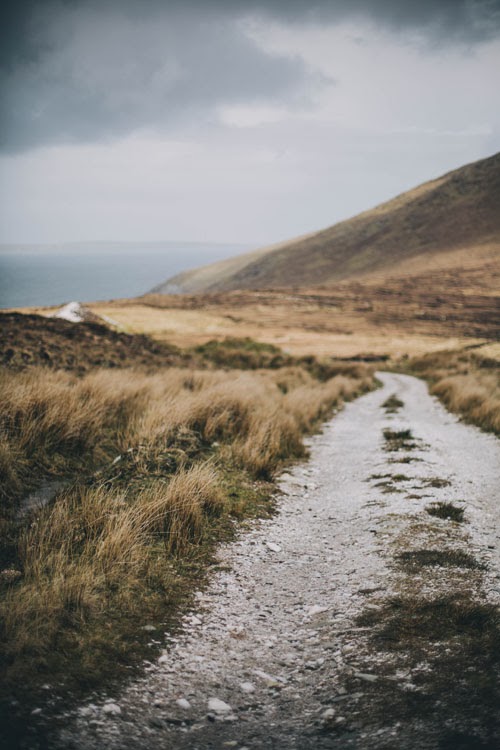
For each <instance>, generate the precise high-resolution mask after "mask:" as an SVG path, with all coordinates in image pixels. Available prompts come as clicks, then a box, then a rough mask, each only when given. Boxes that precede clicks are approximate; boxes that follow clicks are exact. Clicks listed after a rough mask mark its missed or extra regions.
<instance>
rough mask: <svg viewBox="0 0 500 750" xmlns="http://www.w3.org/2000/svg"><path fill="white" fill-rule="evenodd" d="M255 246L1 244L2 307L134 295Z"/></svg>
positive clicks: (164, 243)
mask: <svg viewBox="0 0 500 750" xmlns="http://www.w3.org/2000/svg"><path fill="white" fill-rule="evenodd" d="M251 247H252V246H251V245H243V244H232V245H231V244H216V243H200V242H154V243H148V242H145V243H139V242H137V243H133V242H126V243H123V242H113V243H106V242H104V243H78V244H76V243H71V244H61V245H31V246H29V245H0V308H6V307H29V306H33V305H62V304H63V303H65V302H70V301H73V300H75V301H78V302H92V301H97V300H108V299H115V298H117V297H134V296H136V295H140V294H144V293H145V292H147V291H149V290H150V289H151V288H152V287H154V286H156V285H157V284H161V283H162V282H163V281H166V280H167V279H168V278H170V277H171V276H174V275H175V274H177V273H180V272H181V271H184V270H187V269H189V268H196V267H197V266H201V265H205V264H206V263H212V262H213V261H216V260H222V259H224V258H229V257H231V256H234V255H238V254H239V253H243V252H245V251H246V250H249V249H250V248H251Z"/></svg>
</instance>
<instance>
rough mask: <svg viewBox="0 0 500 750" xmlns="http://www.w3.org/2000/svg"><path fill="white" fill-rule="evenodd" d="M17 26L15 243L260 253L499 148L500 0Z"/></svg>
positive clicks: (11, 74)
mask: <svg viewBox="0 0 500 750" xmlns="http://www.w3.org/2000/svg"><path fill="white" fill-rule="evenodd" d="M3 12H4V13H5V17H4V20H3V22H2V30H1V33H2V36H3V37H4V38H2V39H1V40H0V66H1V69H0V95H1V101H2V120H1V126H0V128H1V132H0V206H1V208H0V211H1V216H0V219H1V222H0V242H36V243H43V242H63V241H72V240H73V241H84V240H134V241H140V240H150V241H151V240H193V241H196V240H200V241H228V242H244V243H254V244H255V245H259V244H264V243H268V242H272V241H277V240H280V239H285V238H289V237H293V236H295V235H297V234H301V233H304V232H308V231H311V230H314V229H321V228H323V227H325V226H328V225H330V224H333V223H334V222H336V221H338V220H340V219H343V218H346V217H348V216H351V215H354V214H356V213H358V212H359V211H362V210H364V209H366V208H369V207H371V206H373V205H376V204H377V203H379V202H381V201H383V200H386V199H388V198H390V197H392V196H394V195H396V194H397V193H399V192H401V191H402V190H404V189H407V188H410V187H412V186H414V185H416V184H418V183H420V182H422V181H424V180H426V179H429V178H431V177H434V176H438V175H440V174H441V173H443V172H445V171H447V170H450V169H453V168H455V167H458V166H461V165H462V164H465V163H467V162H470V161H474V160H476V159H479V158H481V157H484V156H489V155H491V154H493V153H495V152H496V151H499V150H500V97H499V95H498V91H499V88H500V86H499V83H500V81H499V78H500V75H499V71H500V0H418V1H417V0H412V1H411V2H408V1H407V0H378V1H377V0H288V2H280V1H279V0H213V1H211V0H198V1H197V2H196V1H195V0H193V1H191V2H190V1H189V0H187V1H184V2H181V0H170V1H169V0H108V1H106V0H57V1H55V2H52V1H51V0H42V1H38V2H37V1H36V0H35V1H34V2H23V0H17V1H16V2H12V5H11V6H10V8H7V9H6V10H4V11H3Z"/></svg>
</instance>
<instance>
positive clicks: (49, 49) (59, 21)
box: [0, 3, 327, 151]
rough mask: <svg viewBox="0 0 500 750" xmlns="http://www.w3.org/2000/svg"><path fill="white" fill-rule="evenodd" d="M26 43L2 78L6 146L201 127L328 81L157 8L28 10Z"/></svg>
mask: <svg viewBox="0 0 500 750" xmlns="http://www.w3.org/2000/svg"><path fill="white" fill-rule="evenodd" d="M15 21H16V22H17V23H19V19H15ZM26 37H27V39H28V42H29V44H27V45H26V46H25V49H24V51H23V53H22V54H20V55H19V57H18V59H17V61H16V64H15V65H12V64H11V65H10V66H4V69H3V72H2V74H1V79H0V81H1V83H0V86H1V89H2V99H3V103H4V107H3V113H4V114H3V122H2V128H1V130H2V135H1V146H2V148H3V149H4V150H10V151H16V150H22V149H25V148H29V147H31V146H33V145H39V144H43V143H53V142H56V143H58V142H65V141H66V142H67V141H74V140H76V141H89V140H98V139H103V138H106V137H114V136H117V135H121V134H125V133H129V132H132V131H134V130H136V129H138V128H141V127H157V128H164V127H165V126H166V125H170V126H172V124H176V123H182V124H186V123H191V124H192V123H196V122H199V121H200V120H204V121H205V122H206V121H207V120H210V118H213V117H214V111H215V109H216V108H217V107H218V106H220V105H223V104H228V103H240V102H248V101H262V100H264V101H266V100H267V101H269V100H272V101H275V100H276V99H277V100H279V101H284V102H286V103H287V104H291V105H293V103H294V102H296V103H298V102H302V103H304V102H306V101H307V97H308V96H309V94H308V92H309V91H310V90H314V88H315V87H317V86H322V85H324V84H325V83H326V82H327V81H326V79H325V78H324V77H323V76H321V75H319V74H315V73H313V72H311V71H309V70H307V68H306V66H305V64H304V63H303V61H301V60H300V59H292V58H288V57H277V56H271V55H269V54H267V53H266V52H264V51H263V50H261V49H260V48H259V47H258V46H257V44H256V43H255V42H254V41H252V40H251V39H249V38H248V37H247V36H246V35H245V33H244V32H243V30H242V29H241V28H240V27H239V26H238V24H235V23H234V22H232V21H231V20H230V19H226V18H225V17H224V16H218V17H217V16H216V17H214V16H210V15H209V16H206V15H205V16H200V15H197V16H195V15H193V14H192V13H186V12H185V11H181V10H180V9H179V10H178V11H177V12H173V11H171V12H170V13H168V14H166V13H165V12H164V9H163V8H160V7H157V6H155V5H154V4H151V6H150V10H149V12H148V13H147V14H146V15H145V16H144V15H140V14H138V15H134V14H133V13H123V12H120V13H118V12H117V11H116V9H115V8H113V7H111V6H106V7H103V6H101V9H100V10H99V11H98V12H96V8H94V7H93V6H92V5H91V4H87V5H86V6H77V5H76V4H74V3H68V4H66V5H65V7H64V8H63V7H62V6H58V5H55V4H53V5H50V6H47V5H45V6H44V9H43V12H41V11H40V8H33V9H32V15H31V18H30V23H29V24H28V25H27V26H26Z"/></svg>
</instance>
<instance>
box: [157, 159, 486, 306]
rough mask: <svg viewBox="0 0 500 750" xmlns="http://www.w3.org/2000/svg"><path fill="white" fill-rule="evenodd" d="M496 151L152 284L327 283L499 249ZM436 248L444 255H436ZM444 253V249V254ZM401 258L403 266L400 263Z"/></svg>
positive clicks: (176, 287) (203, 288)
mask: <svg viewBox="0 0 500 750" xmlns="http://www.w3.org/2000/svg"><path fill="white" fill-rule="evenodd" d="M499 206H500V153H497V154H494V155H493V156H491V157H488V158H486V159H481V160H479V161H476V162H472V163H470V164H467V165H465V166H463V167H459V168H458V169H454V170H452V171H450V172H448V173H446V174H444V175H442V176H441V177H437V178H435V179H432V180H429V181H428V182H425V183H422V184H420V185H418V186H416V187H415V188H412V189H411V190H408V191H406V192H404V193H401V194H400V195H397V196H396V197H395V198H392V199H390V200H388V201H385V202H383V203H381V204H379V205H378V206H375V208H372V209H369V210H367V211H364V212H362V213H360V214H358V215H356V216H354V217H352V218H350V219H346V220H344V221H341V222H339V223H337V224H334V225H333V226H330V227H327V228H326V229H322V230H319V231H317V232H312V233H309V234H306V235H303V236H301V237H296V238H292V239H291V240H287V241H284V242H281V243H278V244H277V245H272V246H270V247H264V248H259V249H257V250H254V251H251V252H250V253H246V254H245V255H243V256H236V257H235V258H232V259H229V260H226V261H222V262H219V263H217V264H210V265H208V266H204V267H202V268H197V269H194V270H192V271H186V272H184V273H181V274H178V275H177V276H174V277H173V278H172V279H168V280H167V281H166V282H164V283H163V284H159V285H158V286H156V287H155V289H154V290H153V291H154V292H156V293H169V292H172V291H178V292H179V291H180V292H188V293H197V292H218V291H230V290H235V289H265V288H279V287H290V286H292V287H303V286H315V285H327V286H328V285H329V284H333V283H338V282H342V281H344V280H353V279H363V280H365V281H366V280H369V279H370V278H371V277H373V278H380V277H381V276H386V275H388V274H389V275H394V274H398V273H399V274H403V275H404V274H405V272H407V271H408V270H409V271H410V272H411V268H412V267H417V268H419V264H420V267H421V268H424V267H425V265H426V263H432V264H434V265H435V266H437V267H439V262H440V260H441V261H442V263H443V264H444V265H445V266H446V265H447V264H449V263H450V262H451V263H453V262H454V260H453V258H454V253H456V254H457V255H456V258H457V259H458V258H461V260H460V261H459V262H463V259H464V258H467V257H468V256H470V258H473V259H475V260H476V261H477V262H479V263H481V262H482V258H483V256H485V255H486V256H487V257H488V260H491V258H492V256H495V255H497V254H498V250H500V210H499ZM439 256H442V257H441V258H439ZM445 256H446V257H445ZM405 266H406V271H405Z"/></svg>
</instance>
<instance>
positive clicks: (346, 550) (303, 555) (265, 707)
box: [54, 373, 500, 750]
mask: <svg viewBox="0 0 500 750" xmlns="http://www.w3.org/2000/svg"><path fill="white" fill-rule="evenodd" d="M379 377H380V380H381V381H382V383H383V387H382V388H381V389H379V390H377V391H374V392H372V393H369V394H368V395H365V396H363V397H362V398H360V399H358V400H357V401H355V402H353V403H350V404H348V405H346V407H345V408H344V410H343V411H342V412H340V413H339V414H337V415H336V416H335V417H334V419H333V420H332V421H331V422H329V423H328V424H326V425H325V426H324V428H323V431H322V432H321V434H318V435H316V436H314V437H313V438H311V439H310V441H309V445H310V452H311V456H310V460H308V461H307V463H303V464H300V465H297V466H296V467H294V469H293V470H291V471H290V472H289V473H285V474H284V475H283V476H282V477H281V480H280V487H281V490H282V493H283V497H282V501H281V503H280V510H279V513H278V514H277V515H276V516H275V517H274V518H272V519H270V520H266V521H261V522H258V523H257V524H256V525H255V526H254V527H253V528H252V530H250V531H248V532H244V533H242V535H241V537H240V539H239V540H238V541H236V542H234V543H231V544H230V545H227V546H226V547H225V548H224V549H223V550H222V551H221V554H220V558H221V562H222V563H223V570H221V572H219V573H217V574H216V576H215V577H214V580H213V583H212V584H211V586H210V587H209V589H208V590H206V591H204V592H203V593H202V592H200V593H199V594H198V596H197V601H198V605H199V606H198V607H197V609H196V611H194V612H193V613H192V614H191V615H189V616H188V617H186V620H185V628H184V630H183V633H182V634H181V636H179V637H178V638H176V639H170V640H168V639H167V640H166V641H165V651H164V655H163V656H161V657H160V659H159V661H157V662H156V663H154V664H146V671H145V675H144V677H143V678H142V679H140V680H138V681H135V682H133V683H132V684H130V685H129V686H128V687H126V688H125V689H124V691H123V692H122V693H121V694H117V695H113V696H109V697H106V698H101V699H99V700H94V701H93V702H91V703H87V704H85V705H83V706H81V707H80V708H79V709H78V710H77V711H75V712H74V713H72V714H68V716H67V717H66V722H67V723H66V728H65V729H64V730H61V731H60V732H59V734H58V736H57V738H54V747H65V748H66V747H68V748H70V747H73V748H84V749H85V750H90V749H91V748H92V750H94V749H95V750H97V749H98V748H99V749H100V748H103V747H106V748H110V749H112V750H118V749H120V750H121V749H123V750H132V749H135V748H144V749H145V750H149V749H152V748H155V749H156V748H164V749H165V750H167V749H169V748H176V749H178V750H187V749H188V748H189V750H195V749H196V748H199V749H200V750H208V748H214V749H215V748H217V749H219V748H231V747H234V748H240V750H242V749H243V748H248V750H254V749H260V748H273V749H276V750H285V749H287V748H297V749H298V750H309V749H311V750H312V748H315V749H317V748H318V749H320V748H348V747H354V748H363V749H365V748H399V749H401V748H408V749H409V748H417V747H418V748H419V749H420V748H443V747H448V746H449V747H450V748H451V747H456V748H462V747H463V748H465V747H490V746H491V747H493V745H488V744H481V742H483V743H488V742H491V741H492V740H491V738H492V736H493V735H494V734H495V731H496V729H494V728H492V726H489V725H488V727H485V721H483V720H479V719H478V720H477V721H476V720H474V721H476V723H475V724H474V726H471V725H470V722H469V723H467V721H466V719H464V726H462V725H461V723H460V722H461V720H460V719H457V718H456V717H454V716H453V715H452V714H450V715H445V716H443V715H442V712H441V714H440V715H439V716H440V718H439V719H438V718H437V716H438V714H436V706H437V705H439V704H440V701H439V700H434V699H435V695H433V698H432V700H433V701H434V703H435V704H436V706H434V704H433V706H434V708H432V710H426V712H425V714H424V715H422V713H421V712H419V711H418V706H417V708H414V707H413V708H412V706H413V705H414V704H413V703H412V701H414V700H416V698H415V696H418V695H420V694H421V693H422V692H423V693H425V692H426V690H427V693H429V688H428V685H427V687H425V684H426V683H425V680H424V681H423V682H422V679H420V678H421V676H422V674H425V672H426V671H427V672H429V671H432V666H429V665H432V664H433V663H434V662H433V659H434V657H435V656H436V654H435V653H434V652H432V653H431V650H428V651H426V652H425V654H424V657H425V658H424V657H423V656H422V653H421V652H419V654H418V658H415V654H414V652H413V651H411V648H408V649H406V650H405V648H404V647H402V648H399V650H398V649H396V650H395V651H394V650H393V651H391V650H390V649H389V650H388V649H386V648H384V649H380V648H379V647H375V646H374V645H373V640H372V636H373V630H374V627H375V624H374V623H373V622H370V617H369V615H370V613H372V614H374V615H376V613H377V612H380V611H381V608H382V609H383V607H384V606H385V603H386V602H387V601H388V597H390V596H392V595H399V596H402V595H403V596H406V595H408V593H409V592H410V593H411V594H412V595H415V596H417V595H418V596H420V595H422V596H427V597H434V598H435V597H436V596H439V595H440V594H441V593H443V592H444V593H446V594H447V593H449V592H450V590H452V591H453V592H455V593H459V594H461V595H464V596H465V595H466V596H469V597H472V599H474V600H475V601H481V602H483V601H485V600H486V599H489V600H490V601H495V602H496V601H498V600H499V599H500V575H499V573H500V544H499V539H500V530H499V518H498V512H497V506H496V502H497V501H498V496H496V499H495V493H496V492H497V487H498V485H499V481H498V480H499V478H500V477H499V467H500V443H499V441H498V440H497V439H496V438H494V437H493V436H491V435H486V434H483V433H481V432H479V430H477V429H475V428H473V427H470V426H466V425H463V424H461V423H459V422H458V420H457V419H456V418H455V417H454V416H452V415H450V414H449V413H448V412H446V411H445V410H444V409H443V407H442V406H441V405H440V404H439V403H438V402H437V401H436V400H435V399H433V398H431V397H429V395H428V393H427V389H426V386H425V384H424V383H423V382H421V381H419V380H417V379H415V378H411V377H408V376H404V375H395V374H389V373H381V374H380V375H379ZM393 394H395V395H396V396H397V397H398V398H399V399H400V400H401V401H402V402H404V405H403V406H401V407H400V408H399V409H398V410H397V411H395V412H394V413H388V411H387V408H383V406H382V405H383V404H384V402H385V401H386V399H387V398H388V397H389V396H391V395H393ZM388 428H389V429H391V430H392V431H394V432H397V431H400V430H405V429H410V430H411V432H412V436H411V437H407V439H406V443H405V442H404V441H403V444H402V445H399V444H397V440H396V444H395V445H392V444H391V443H390V441H388V440H387V439H386V438H384V434H383V431H384V430H386V429H388ZM391 447H392V448H393V449H392V450H388V449H390V448H391ZM433 501H450V502H454V503H455V504H456V505H457V506H459V507H462V508H464V509H465V520H466V522H465V523H463V524H458V523H453V522H451V521H449V520H446V519H441V518H434V517H432V516H430V515H429V514H428V513H426V512H425V508H426V506H428V505H429V503H431V502H433ZM439 545H441V548H442V547H443V545H444V547H446V549H452V550H466V551H468V553H470V554H472V555H474V557H475V558H476V559H477V560H479V561H482V562H485V563H487V564H488V571H487V572H485V571H483V570H477V569H464V568H462V567H460V566H455V567H446V568H443V567H440V568H439V573H440V574H439V575H437V574H436V567H429V568H422V569H418V570H417V571H416V572H415V571H413V572H411V571H410V572H409V571H408V570H405V569H403V568H402V567H401V566H400V565H399V566H398V565H397V564H395V559H396V556H397V554H399V553H400V552H401V551H408V550H410V551H411V550H415V549H422V548H423V549H429V548H433V549H434V548H436V547H438V546H439ZM224 563H227V569H226V568H225V567H224ZM360 614H361V615H363V617H364V618H365V619H364V620H363V619H361V620H360V619H359V616H360ZM367 614H368V618H367ZM375 619H376V618H375ZM152 637H154V638H158V633H157V632H152ZM434 646H436V644H432V647H434ZM429 649H431V647H430V646H429ZM445 650H446V649H445ZM449 650H450V649H448V651H449ZM462 667H463V670H466V669H468V668H469V669H470V670H472V671H473V670H474V668H475V667H474V664H472V666H471V664H470V663H469V662H467V664H464V665H462ZM419 676H420V678H419ZM453 679H454V678H453ZM422 685H424V687H422ZM466 688H467V685H466ZM431 692H432V691H431ZM409 697H410V698H411V700H409ZM424 697H425V696H424ZM427 697H428V696H427ZM416 705H417V704H416V703H415V706H416ZM446 710H447V709H446ZM490 718H491V717H490ZM473 723H474V722H473ZM486 723H488V721H486ZM465 724H467V725H465ZM443 732H444V734H443ZM446 733H448V734H446ZM453 733H455V734H453ZM445 735H446V737H448V736H450V737H451V736H457V737H458V736H461V737H466V738H467V737H469V740H470V744H462V745H461V744H460V742H457V744H455V745H453V744H450V745H446V743H445V740H446V737H445V740H443V736H445ZM486 735H487V736H486ZM495 736H496V735H495ZM471 738H472V739H471ZM450 741H451V740H450ZM473 742H476V744H473ZM477 743H479V744H477Z"/></svg>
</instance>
